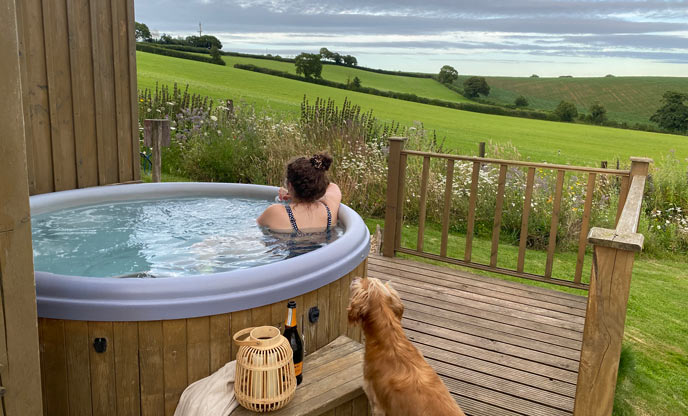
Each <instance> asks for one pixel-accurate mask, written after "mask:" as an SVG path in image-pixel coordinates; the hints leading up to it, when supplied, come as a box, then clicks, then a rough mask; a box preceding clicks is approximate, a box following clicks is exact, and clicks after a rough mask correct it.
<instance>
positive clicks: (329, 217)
mask: <svg viewBox="0 0 688 416" xmlns="http://www.w3.org/2000/svg"><path fill="white" fill-rule="evenodd" d="M320 203H321V204H323V206H325V209H326V210H327V228H325V232H326V233H328V234H329V232H330V227H331V226H332V213H331V212H330V207H328V206H327V204H326V203H324V202H323V201H320ZM284 208H285V209H286V210H287V215H288V216H289V222H290V223H291V228H292V230H293V231H294V233H296V234H297V235H303V234H304V233H303V232H302V231H301V230H299V227H298V225H296V220H295V219H294V213H293V212H292V210H291V207H290V206H289V204H287V205H285V206H284Z"/></svg>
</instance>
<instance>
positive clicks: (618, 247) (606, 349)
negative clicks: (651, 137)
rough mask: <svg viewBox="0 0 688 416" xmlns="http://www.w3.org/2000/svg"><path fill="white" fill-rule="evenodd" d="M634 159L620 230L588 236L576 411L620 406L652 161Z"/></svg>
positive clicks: (580, 414)
mask: <svg viewBox="0 0 688 416" xmlns="http://www.w3.org/2000/svg"><path fill="white" fill-rule="evenodd" d="M631 161H632V164H631V171H630V179H631V185H630V187H629V190H628V192H627V197H626V199H625V203H624V206H623V210H622V212H621V216H620V218H619V220H618V221H617V224H616V229H614V230H608V229H603V228H593V229H592V230H590V234H589V235H588V242H589V243H590V244H592V245H593V264H592V275H591V277H590V290H589V292H588V306H587V311H586V316H585V328H584V329H583V345H582V349H581V358H580V366H579V369H578V382H577V384H576V401H575V407H574V411H573V414H574V416H588V415H592V416H597V415H599V416H608V415H611V414H612V409H613V407H614V390H615V388H616V377H617V373H618V368H619V357H620V355H621V343H622V341H623V333H624V324H625V322H626V304H627V303H628V295H629V292H630V288H631V275H632V271H633V261H634V259H635V253H636V252H639V251H640V250H642V248H643V235H642V234H639V233H637V232H636V231H637V230H638V220H639V218H640V209H641V205H642V202H643V191H644V189H645V178H646V177H647V172H648V168H649V165H650V163H651V162H652V160H651V159H645V158H631Z"/></svg>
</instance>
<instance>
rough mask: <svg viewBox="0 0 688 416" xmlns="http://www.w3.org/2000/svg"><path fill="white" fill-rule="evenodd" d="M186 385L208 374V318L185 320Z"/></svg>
mask: <svg viewBox="0 0 688 416" xmlns="http://www.w3.org/2000/svg"><path fill="white" fill-rule="evenodd" d="M186 343H187V351H186V354H187V361H186V363H187V371H188V379H187V384H191V383H193V382H194V381H196V380H200V379H202V378H203V377H207V376H208V375H209V374H210V317H208V316H203V317H200V318H189V319H187V320H186Z"/></svg>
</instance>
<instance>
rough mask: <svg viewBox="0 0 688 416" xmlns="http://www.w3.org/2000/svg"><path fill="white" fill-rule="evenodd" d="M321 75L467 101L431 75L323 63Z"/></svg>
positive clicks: (278, 65)
mask: <svg viewBox="0 0 688 416" xmlns="http://www.w3.org/2000/svg"><path fill="white" fill-rule="evenodd" d="M222 59H224V60H225V62H227V65H229V66H233V65H234V64H251V65H255V66H259V67H263V68H270V69H275V70H278V71H285V72H290V73H292V74H295V73H296V67H295V66H294V64H292V63H289V62H281V61H275V60H270V59H256V58H245V57H238V56H223V57H222ZM322 77H323V79H326V80H328V81H335V82H342V83H346V82H347V81H351V80H353V79H354V77H358V79H360V80H361V85H362V86H364V87H371V88H376V89H378V90H382V91H396V92H404V93H409V94H416V95H417V96H419V97H426V98H437V99H439V100H446V101H454V102H468V101H469V100H468V99H467V98H465V97H464V96H462V95H461V94H459V93H457V92H454V91H452V90H450V89H449V88H446V87H445V86H443V85H442V84H440V83H439V82H437V81H435V80H434V79H432V78H414V77H406V76H399V75H389V74H379V73H375V72H370V71H365V70H362V69H358V68H352V67H346V66H340V65H323V68H322Z"/></svg>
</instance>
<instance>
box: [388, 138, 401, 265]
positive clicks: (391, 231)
mask: <svg viewBox="0 0 688 416" xmlns="http://www.w3.org/2000/svg"><path fill="white" fill-rule="evenodd" d="M405 141H406V138H405V137H390V138H389V158H388V159H387V203H386V205H385V233H384V238H383V246H382V255H384V256H385V257H394V242H395V241H396V230H397V223H396V222H397V208H398V207H397V204H398V193H399V174H400V167H401V166H400V165H401V150H402V149H403V147H404V142H405Z"/></svg>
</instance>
